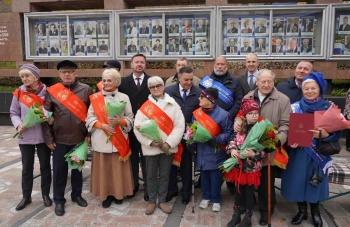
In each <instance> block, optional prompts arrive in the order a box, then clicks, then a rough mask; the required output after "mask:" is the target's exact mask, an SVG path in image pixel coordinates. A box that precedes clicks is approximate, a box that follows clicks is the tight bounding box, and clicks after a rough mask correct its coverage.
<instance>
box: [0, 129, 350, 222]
mask: <svg viewBox="0 0 350 227" xmlns="http://www.w3.org/2000/svg"><path fill="white" fill-rule="evenodd" d="M14 133H15V130H14V129H13V127H10V126H0V155H1V158H0V198H1V199H0V226H123V227H127V226H135V227H141V226H155V227H157V226H159V227H161V226H169V227H173V226H180V227H193V226H194V227H201V226H215V227H220V226H226V224H227V223H228V221H229V220H230V218H231V215H232V206H233V197H232V196H231V195H230V194H229V192H228V190H227V189H226V187H225V186H223V188H222V198H223V199H222V200H223V201H222V211H221V212H218V213H214V212H212V211H211V207H209V208H208V209H206V210H202V209H200V208H199V207H198V205H199V202H200V200H201V193H200V189H196V190H195V197H194V198H195V207H194V208H195V209H194V213H192V202H190V203H189V204H188V205H187V206H186V207H185V206H184V205H182V204H181V197H178V198H179V200H178V201H177V200H176V199H173V200H172V201H171V202H169V205H170V206H171V207H173V213H172V214H170V215H166V214H164V213H163V212H162V211H161V210H160V209H156V211H155V213H154V214H153V215H150V216H148V215H145V213H144V212H145V209H146V206H147V203H146V202H144V201H143V194H142V192H139V193H138V194H137V195H136V196H135V197H134V198H132V199H124V202H123V204H121V205H116V204H113V205H112V206H111V207H110V208H108V209H104V208H102V206H101V203H100V202H99V200H98V198H94V197H93V196H92V195H91V193H90V192H89V184H90V178H89V177H90V164H91V163H90V162H87V165H86V167H85V168H84V169H83V176H84V185H83V197H84V198H85V199H86V200H87V201H88V203H89V205H88V207H86V208H82V207H79V206H77V205H76V204H74V203H72V202H71V200H70V187H71V186H70V183H69V182H68V184H67V190H66V199H67V203H66V205H65V209H66V214H65V215H64V216H63V217H58V216H56V215H55V213H54V205H53V206H51V207H44V205H43V203H42V199H41V192H40V177H38V178H36V179H35V180H34V188H33V194H32V203H31V204H29V205H28V206H27V207H26V208H25V209H24V210H22V211H16V210H15V207H16V205H17V204H18V203H19V201H20V200H21V198H22V196H21V186H20V185H21V168H22V167H21V162H20V157H21V155H20V151H19V149H18V144H17V141H16V139H12V135H13V134H14ZM342 142H343V143H344V141H342ZM335 158H336V159H338V160H337V161H350V153H349V152H346V151H345V150H344V149H343V150H342V151H341V154H339V155H337V156H335ZM38 173H39V170H38V160H36V163H35V167H34V174H38ZM224 185H225V184H224ZM276 185H277V186H279V185H280V179H277V181H276ZM349 190H350V186H348V187H346V186H342V185H338V184H330V194H331V195H333V194H335V193H341V192H346V191H349ZM50 195H51V197H52V190H51V194H50ZM277 201H278V202H277V207H276V209H275V214H274V215H273V216H272V226H274V227H285V226H292V225H291V224H290V220H291V218H292V217H293V216H294V214H295V213H296V212H297V205H296V204H293V203H289V202H287V201H285V200H284V199H283V198H282V197H281V195H280V193H279V191H277ZM322 206H323V207H324V209H322V210H321V212H322V217H323V219H324V226H336V225H337V226H348V225H349V223H350V215H349V214H350V195H346V196H342V197H339V198H336V199H332V200H329V201H325V202H322ZM259 218H260V215H259V212H258V207H257V206H256V207H255V212H254V215H253V226H259V224H258V222H259ZM178 223H179V224H178ZM300 226H302V227H306V226H313V225H312V220H311V217H309V219H308V220H307V221H304V222H303V223H302V224H301V225H300Z"/></svg>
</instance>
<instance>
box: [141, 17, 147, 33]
mask: <svg viewBox="0 0 350 227" xmlns="http://www.w3.org/2000/svg"><path fill="white" fill-rule="evenodd" d="M140 34H149V27H148V26H147V23H146V21H145V20H143V21H142V27H140Z"/></svg>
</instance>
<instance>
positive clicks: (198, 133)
mask: <svg viewBox="0 0 350 227" xmlns="http://www.w3.org/2000/svg"><path fill="white" fill-rule="evenodd" d="M183 138H184V139H185V140H187V141H186V144H187V145H188V144H192V143H194V142H199V143H205V142H207V141H208V140H210V139H211V138H212V136H211V135H210V133H209V131H208V130H207V129H206V128H204V127H203V126H202V125H200V124H199V123H198V122H197V121H195V122H193V123H192V124H191V125H187V126H186V132H185V135H184V137H183Z"/></svg>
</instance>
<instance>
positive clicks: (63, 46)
mask: <svg viewBox="0 0 350 227" xmlns="http://www.w3.org/2000/svg"><path fill="white" fill-rule="evenodd" d="M68 48H69V47H68V41H67V40H66V39H62V40H61V52H62V56H67V55H68Z"/></svg>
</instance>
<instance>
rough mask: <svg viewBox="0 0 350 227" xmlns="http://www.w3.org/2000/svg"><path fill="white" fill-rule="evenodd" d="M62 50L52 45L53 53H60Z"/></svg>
mask: <svg viewBox="0 0 350 227" xmlns="http://www.w3.org/2000/svg"><path fill="white" fill-rule="evenodd" d="M59 52H60V50H59V49H58V48H54V47H51V54H58V53H59Z"/></svg>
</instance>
